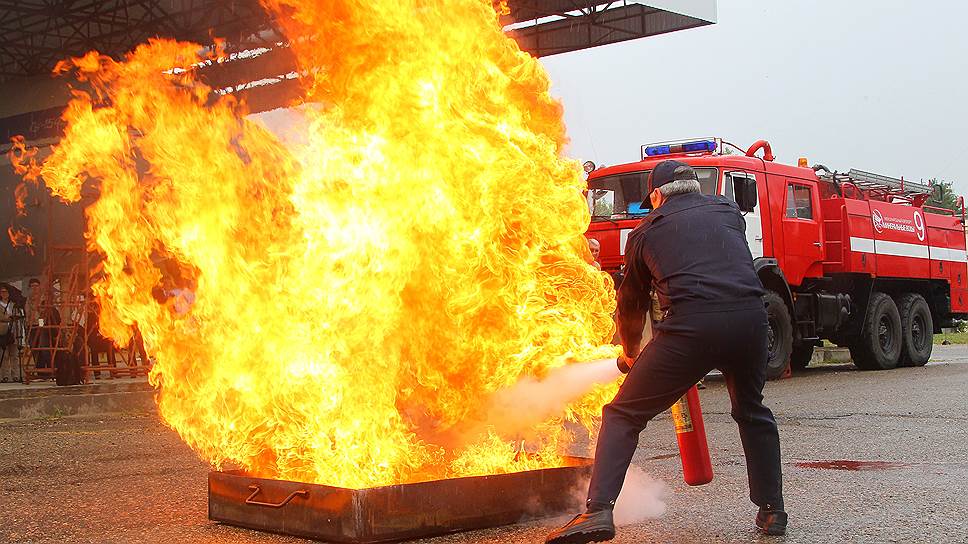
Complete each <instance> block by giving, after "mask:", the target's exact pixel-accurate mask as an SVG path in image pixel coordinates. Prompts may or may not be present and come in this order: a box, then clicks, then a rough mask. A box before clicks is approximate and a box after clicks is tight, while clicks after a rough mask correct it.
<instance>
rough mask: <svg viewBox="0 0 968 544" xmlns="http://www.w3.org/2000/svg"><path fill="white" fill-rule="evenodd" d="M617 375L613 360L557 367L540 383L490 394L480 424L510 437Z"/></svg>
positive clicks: (529, 381) (530, 381)
mask: <svg viewBox="0 0 968 544" xmlns="http://www.w3.org/2000/svg"><path fill="white" fill-rule="evenodd" d="M619 376H621V373H620V372H619V370H618V367H617V366H616V364H615V359H598V360H595V361H588V362H585V363H574V364H570V365H565V366H563V367H560V368H557V369H555V370H553V371H551V372H549V373H548V375H547V376H545V377H544V379H542V380H537V379H535V378H531V377H527V378H523V379H521V380H520V381H518V382H517V383H516V384H514V385H512V386H511V387H508V388H506V389H502V390H500V391H498V392H496V393H495V394H494V396H493V397H492V399H491V404H490V406H489V407H488V410H487V412H486V415H485V416H484V421H483V422H482V423H483V425H484V426H485V427H487V428H489V429H491V430H492V431H493V432H495V433H497V434H498V435H500V436H505V437H513V436H516V435H518V434H520V433H522V432H526V431H527V430H529V429H531V428H533V427H534V426H535V425H537V424H539V423H541V422H543V421H547V420H548V419H549V418H551V417H554V416H557V415H559V414H561V413H562V412H564V410H565V407H566V406H568V404H570V403H572V402H574V401H576V400H578V399H580V398H581V397H582V396H584V395H585V394H586V393H588V392H589V391H591V389H592V388H593V387H595V386H596V385H599V384H605V383H611V382H613V381H615V380H617V379H618V378H619Z"/></svg>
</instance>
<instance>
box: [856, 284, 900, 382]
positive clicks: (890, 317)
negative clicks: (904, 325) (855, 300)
mask: <svg viewBox="0 0 968 544" xmlns="http://www.w3.org/2000/svg"><path fill="white" fill-rule="evenodd" d="M902 342H903V340H902V338H901V316H900V314H898V311H897V305H895V304H894V300H892V299H891V297H889V296H887V295H886V294H884V293H881V292H874V293H872V294H871V300H870V304H869V307H868V310H867V320H866V321H865V322H864V328H863V330H862V331H861V333H860V336H858V337H856V338H854V339H853V341H852V342H851V343H850V357H851V358H852V359H853V360H854V365H855V366H857V368H859V369H861V370H890V369H892V368H895V367H897V363H898V360H899V359H900V357H901V344H902Z"/></svg>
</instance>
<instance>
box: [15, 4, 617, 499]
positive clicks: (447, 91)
mask: <svg viewBox="0 0 968 544" xmlns="http://www.w3.org/2000/svg"><path fill="white" fill-rule="evenodd" d="M265 4H266V8H267V9H269V10H270V11H271V12H272V13H274V14H275V16H276V17H278V19H279V21H280V23H281V24H282V26H283V28H284V30H285V32H286V33H287V34H288V37H289V39H290V41H291V43H292V48H293V51H294V52H295V54H296V56H297V58H298V62H299V63H300V66H301V69H302V71H303V73H304V74H308V75H307V76H306V78H307V80H308V81H307V85H306V88H307V89H308V90H307V91H306V94H305V97H304V99H305V101H306V102H307V103H312V104H316V106H315V107H306V108H304V109H303V113H304V115H305V116H306V118H307V119H308V122H307V125H308V129H307V130H308V132H307V135H306V138H305V140H306V144H305V145H304V146H302V147H298V148H296V147H293V146H284V145H283V144H282V143H281V142H280V140H279V139H278V138H277V137H276V136H275V135H274V134H272V133H270V132H269V131H267V130H265V129H264V128H262V127H261V126H260V125H259V124H257V123H254V122H252V121H250V120H247V118H246V117H245V113H246V111H245V106H244V104H239V103H238V102H236V101H234V100H233V99H231V98H222V99H219V100H213V99H212V98H211V96H212V94H211V89H210V88H209V87H207V86H206V85H204V84H202V83H200V82H199V81H197V80H196V76H195V75H194V71H191V70H189V71H181V70H174V71H173V70H171V67H175V66H188V65H191V64H192V63H195V62H198V61H199V60H200V59H199V53H198V52H199V51H200V50H201V48H200V47H199V46H198V45H195V44H189V43H177V42H172V41H152V42H150V43H148V44H145V45H142V46H140V47H138V48H137V49H136V50H134V51H133V52H132V53H131V54H130V55H128V57H127V59H126V60H125V61H124V62H115V61H112V60H110V59H108V58H106V57H103V56H99V55H97V54H96V53H91V54H88V55H87V56H85V57H83V58H79V59H73V61H71V62H70V63H69V65H65V66H64V67H63V68H64V69H70V70H73V71H74V72H75V73H76V75H77V77H78V78H79V79H81V80H82V81H85V82H86V84H87V85H89V86H90V89H91V91H90V92H80V91H75V94H74V98H73V100H72V101H71V103H70V105H69V107H68V110H67V112H66V114H65V119H66V120H67V121H68V126H67V130H66V135H65V137H64V139H63V140H62V141H61V142H60V143H59V144H58V145H57V146H56V147H55V148H54V150H53V154H52V155H51V156H50V157H49V158H48V159H47V160H46V161H45V162H44V163H43V165H42V166H41V169H42V175H43V178H44V180H45V182H46V184H47V185H48V187H50V189H51V190H52V191H53V192H54V194H56V195H58V196H59V197H61V198H63V199H65V200H68V201H76V200H78V199H79V198H80V195H81V192H82V187H84V186H85V184H88V185H93V186H94V188H95V189H96V190H97V191H98V192H99V195H100V196H99V198H98V199H97V200H96V202H94V203H93V204H92V205H90V206H89V207H88V208H87V220H88V232H87V237H88V240H89V243H90V246H91V247H92V248H93V249H94V250H96V251H97V252H99V253H100V254H102V255H103V257H104V258H103V266H102V272H103V274H101V275H100V277H99V278H100V279H99V280H98V281H97V283H96V284H95V286H94V290H95V293H96V295H97V296H98V297H99V299H100V301H101V308H102V310H101V311H102V317H101V327H102V329H103V330H104V332H105V333H107V334H109V335H110V336H112V337H113V338H115V339H118V340H119V341H122V342H123V341H125V340H126V339H127V338H129V337H130V335H131V334H132V332H133V330H134V329H133V327H135V326H137V327H138V328H139V329H140V331H141V333H142V334H143V337H144V340H145V343H146V345H147V346H148V349H149V352H150V353H151V354H152V355H153V356H154V357H155V358H156V359H157V363H156V364H155V366H154V369H153V371H152V373H151V381H152V383H153V384H154V385H155V386H157V388H158V404H159V408H160V412H161V414H162V416H163V417H164V419H165V421H166V422H167V423H168V424H169V425H171V426H172V427H173V428H174V429H175V430H176V431H177V432H178V433H179V434H180V435H181V436H182V437H183V438H184V439H185V440H186V441H187V442H188V444H189V445H191V447H192V448H193V449H195V450H196V451H197V452H198V453H199V454H200V455H201V456H203V457H204V458H205V459H207V460H209V461H210V462H211V463H212V464H213V465H215V466H219V467H221V466H224V465H227V464H229V465H240V466H241V467H243V468H244V469H246V470H247V471H249V472H250V473H252V474H254V475H259V476H264V477H273V478H285V479H292V480H300V481H307V482H318V483H326V484H331V485H339V486H345V487H365V486H374V485H382V484H391V483H399V482H407V481H415V480H419V479H426V478H438V477H449V476H460V475H471V474H481V473H490V472H500V471H512V470H521V469H524V468H531V467H534V466H546V465H553V464H556V463H557V462H558V461H559V460H558V459H557V458H556V457H555V455H554V451H555V448H560V447H561V446H562V443H561V439H562V437H563V436H564V435H562V434H561V428H562V426H561V424H560V423H561V419H560V417H559V418H558V419H554V420H551V421H548V422H545V423H543V424H541V425H539V426H538V427H536V428H535V429H534V432H533V433H532V435H531V436H530V437H529V441H531V442H529V444H526V446H525V447H526V448H529V447H530V448H533V449H538V450H540V451H542V452H543V453H544V454H543V455H540V456H537V457H534V456H522V455H517V450H518V448H519V443H518V442H516V441H514V439H515V438H517V437H510V436H498V435H496V434H494V433H493V432H484V433H479V434H478V435H476V436H467V434H466V433H465V432H464V430H465V429H466V428H470V427H471V425H469V424H468V423H467V422H468V421H473V420H474V419H475V417H479V416H480V414H482V413H484V412H485V411H486V405H487V403H488V399H489V396H490V395H491V394H492V393H494V392H495V391H497V390H499V389H500V388H502V387H506V386H509V385H511V384H513V383H515V382H516V381H517V380H519V379H520V378H522V377H525V376H538V377H540V376H542V375H544V374H545V373H547V372H548V371H549V370H551V369H553V368H555V367H559V366H562V365H565V364H568V362H570V361H576V360H585V359H592V358H597V357H605V356H608V355H614V353H615V348H614V347H613V346H611V345H609V344H608V340H609V339H610V337H611V335H612V332H613V322H612V319H611V313H612V311H613V310H614V291H613V288H612V284H611V280H610V279H609V278H608V277H607V275H605V274H603V273H601V272H599V271H597V270H596V269H595V268H594V267H593V266H591V265H589V264H588V262H587V260H586V259H587V255H588V254H587V251H588V250H587V247H586V246H585V241H584V238H583V236H582V234H583V232H584V230H585V228H586V227H587V225H588V222H589V215H588V210H587V208H586V206H585V203H584V200H583V197H582V190H583V189H584V181H583V179H582V176H581V169H580V167H579V165H578V164H577V163H576V161H573V160H570V159H567V158H564V157H563V155H562V147H563V145H564V142H565V130H564V125H563V123H562V115H561V107H560V105H559V103H558V102H557V101H556V100H555V99H554V98H552V96H551V95H550V94H549V80H548V76H547V74H546V73H545V71H544V70H543V69H542V67H541V66H540V64H539V63H538V62H537V61H536V60H535V59H534V58H533V57H531V56H530V55H528V54H527V53H524V52H522V51H520V50H519V48H518V46H517V45H516V44H515V42H514V41H513V40H511V39H509V38H507V37H506V36H505V35H504V34H503V32H502V30H501V28H500V25H499V24H498V18H497V15H496V13H495V8H494V7H493V6H492V4H491V3H490V2H489V1H488V0H438V1H429V0H409V1H403V2H401V1H399V0H393V1H390V0H380V1H375V0H366V1H362V0H356V1H354V0H318V1H316V2H309V1H306V2H296V1H266V2H265ZM23 168H27V167H23ZM178 289H181V291H178ZM186 290H187V291H191V293H188V292H187V291H186ZM176 293H181V295H179V296H173V295H174V294H176ZM192 297H194V302H193V303H192V301H191V299H192ZM609 392H610V388H599V389H597V390H596V391H594V392H593V393H592V394H589V395H587V396H586V397H584V398H583V399H581V400H580V401H578V402H576V403H574V404H573V405H571V406H570V407H569V409H568V410H567V412H566V413H565V414H562V415H561V417H569V418H573V419H578V420H581V421H584V422H587V421H588V420H589V419H590V418H592V417H593V416H594V415H595V414H596V413H597V412H598V411H599V410H600V409H601V405H602V403H603V402H604V401H605V400H606V399H607V398H608V395H609ZM535 437H537V438H535Z"/></svg>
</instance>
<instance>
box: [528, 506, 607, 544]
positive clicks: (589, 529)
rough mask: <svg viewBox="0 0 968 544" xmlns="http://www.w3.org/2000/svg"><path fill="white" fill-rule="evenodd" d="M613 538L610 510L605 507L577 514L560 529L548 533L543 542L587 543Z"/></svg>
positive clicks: (557, 543) (552, 543) (561, 543)
mask: <svg viewBox="0 0 968 544" xmlns="http://www.w3.org/2000/svg"><path fill="white" fill-rule="evenodd" d="M613 538H615V523H614V522H613V521H612V510H611V509H609V508H606V509H604V510H598V511H595V512H585V513H584V514H578V515H577V516H575V517H574V518H573V519H572V520H571V521H569V522H568V523H567V524H566V525H565V526H564V527H562V528H561V529H555V530H554V531H551V532H550V533H548V537H547V538H545V544H588V543H589V542H605V541H606V540H611V539H613Z"/></svg>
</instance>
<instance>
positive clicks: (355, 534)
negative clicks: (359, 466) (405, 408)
mask: <svg viewBox="0 0 968 544" xmlns="http://www.w3.org/2000/svg"><path fill="white" fill-rule="evenodd" d="M564 461H565V463H566V466H563V467H557V468H548V469H540V470H529V471H525V472H515V473H511V474H495V475H490V476H474V477H468V478H453V479H446V480H433V481H429V482H418V483H412V484H400V485H391V486H385V487H372V488H367V489H346V488H342V487H331V486H326V485H317V484H305V483H299V482H289V481H285V480H270V479H265V478H253V477H251V476H246V475H245V474H243V473H241V472H238V471H234V472H232V471H228V472H217V471H213V472H210V473H209V476H208V518H209V519H211V520H214V521H219V522H224V523H228V524H231V525H238V526H240V527H246V528H249V529H258V530H260V531H270V532H273V533H284V534H289V535H295V536H302V537H309V538H313V539H317V540H324V541H330V542H353V543H368V542H388V541H396V540H409V539H415V538H425V537H431V536H437V535H442V534H447V533H456V532H459V531H467V530H471V529H481V528H485V527H497V526H500V525H510V524H512V523H520V522H522V521H526V520H529V519H536V518H541V517H548V516H554V515H559V514H562V513H565V512H570V511H571V510H573V509H575V508H577V507H579V506H580V503H581V501H580V495H578V494H577V493H576V491H577V492H578V493H584V491H585V490H584V488H583V487H581V486H583V484H584V483H585V482H586V481H587V479H588V478H589V477H590V475H591V462H592V461H591V459H585V458H581V457H565V458H564ZM576 496H577V497H579V498H576Z"/></svg>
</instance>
